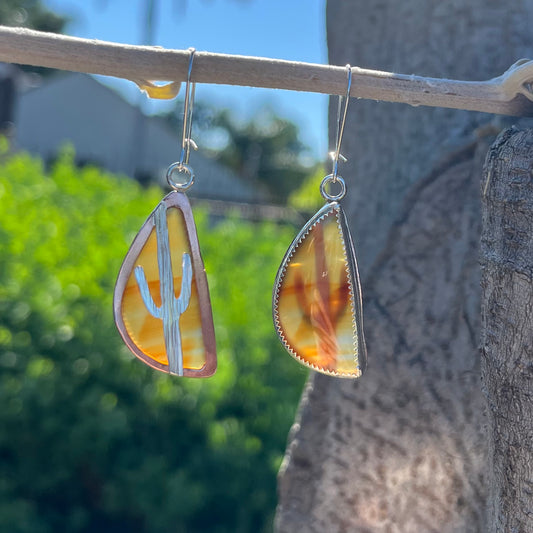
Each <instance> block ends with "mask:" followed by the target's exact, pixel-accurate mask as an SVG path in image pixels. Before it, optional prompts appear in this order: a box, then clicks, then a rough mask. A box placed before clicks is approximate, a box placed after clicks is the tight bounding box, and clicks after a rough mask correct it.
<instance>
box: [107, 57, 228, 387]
mask: <svg viewBox="0 0 533 533" xmlns="http://www.w3.org/2000/svg"><path fill="white" fill-rule="evenodd" d="M189 52H190V56H189V68H188V73H187V85H186V88H185V102H184V113H183V136H182V149H181V156H180V159H179V161H177V162H176V163H172V164H171V165H170V167H169V168H168V170H167V181H168V183H169V185H170V186H171V187H172V189H173V191H172V192H171V193H170V194H168V195H167V196H165V198H163V199H162V200H161V202H160V203H159V205H158V206H157V207H156V208H155V209H154V211H153V212H152V214H151V215H150V216H149V217H148V219H147V220H146V222H145V223H144V225H143V226H142V228H141V230H140V231H139V233H138V234H137V236H136V237H135V240H134V241H133V243H132V245H131V247H130V249H129V251H128V253H127V255H126V257H125V259H124V262H123V264H122V267H121V269H120V272H119V275H118V279H117V283H116V286H115V294H114V304H113V307H114V314H115V322H116V324H117V328H118V330H119V332H120V335H121V336H122V338H123V340H124V342H125V343H126V344H127V346H128V348H129V349H130V350H131V351H132V352H133V353H134V354H135V355H136V356H137V357H138V358H139V359H141V360H142V361H144V362H145V363H146V364H148V365H149V366H151V367H153V368H156V369H157V370H161V371H163V372H168V373H170V374H173V375H176V376H186V377H207V376H210V375H212V374H213V373H214V372H215V370H216V364H217V361H216V346H215V331H214V327H213V316H212V312H211V301H210V298H209V289H208V286H207V277H206V274H205V269H204V264H203V261H202V256H201V255H200V247H199V244H198V236H197V234H196V226H195V224H194V218H193V214H192V211H191V206H190V204H189V200H188V199H187V196H186V195H185V194H184V193H185V191H186V190H187V189H189V187H191V185H192V184H193V182H194V172H193V170H192V168H191V167H190V166H189V164H188V163H189V154H190V149H191V146H192V147H193V148H194V149H196V144H195V143H194V141H193V140H192V139H191V129H192V111H193V105H194V92H195V83H191V71H192V64H193V59H194V52H195V50H194V48H191V49H189ZM180 176H181V178H182V181H176V178H179V177H180Z"/></svg>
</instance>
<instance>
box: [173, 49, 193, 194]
mask: <svg viewBox="0 0 533 533" xmlns="http://www.w3.org/2000/svg"><path fill="white" fill-rule="evenodd" d="M195 52H196V50H195V49H194V48H189V67H188V69H187V84H186V85H185V99H184V102H183V130H182V134H181V154H180V158H179V161H176V162H175V163H172V164H171V165H170V166H169V167H168V169H167V181H168V184H169V185H170V186H171V187H172V188H173V189H175V190H177V191H181V192H184V191H186V190H187V189H188V188H189V187H190V186H191V185H192V184H193V183H194V172H193V170H192V168H191V167H190V166H189V155H190V153H191V147H192V149H193V150H198V146H196V143H195V142H194V141H193V140H192V138H191V133H192V112H193V108H194V94H195V91H196V82H191V72H192V65H193V61H194V53H195ZM174 173H178V174H181V173H183V174H185V175H186V176H187V179H186V181H185V182H180V181H176V180H175V179H174V177H173V175H174Z"/></svg>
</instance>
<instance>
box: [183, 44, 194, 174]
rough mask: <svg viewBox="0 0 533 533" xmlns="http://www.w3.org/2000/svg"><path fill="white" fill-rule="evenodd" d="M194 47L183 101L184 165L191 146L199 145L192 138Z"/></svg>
mask: <svg viewBox="0 0 533 533" xmlns="http://www.w3.org/2000/svg"><path fill="white" fill-rule="evenodd" d="M195 52H196V50H195V49H194V48H189V68H188V70H187V84H186V85H185V100H184V103H183V132H182V141H181V156H180V160H179V163H181V164H182V165H188V164H189V155H190V153H191V146H192V147H193V149H194V150H197V149H198V147H197V146H196V143H195V142H194V141H193V140H192V138H191V132H192V112H193V108H194V94H195V91H196V83H194V82H191V72H192V64H193V61H194V53H195Z"/></svg>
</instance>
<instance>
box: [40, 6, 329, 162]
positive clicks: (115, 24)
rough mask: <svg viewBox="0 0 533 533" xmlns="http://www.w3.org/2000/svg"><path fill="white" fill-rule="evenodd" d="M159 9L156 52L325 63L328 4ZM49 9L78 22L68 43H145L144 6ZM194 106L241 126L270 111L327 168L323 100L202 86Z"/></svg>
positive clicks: (129, 93) (156, 106) (159, 106)
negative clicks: (294, 128) (296, 129)
mask: <svg viewBox="0 0 533 533" xmlns="http://www.w3.org/2000/svg"><path fill="white" fill-rule="evenodd" d="M155 1H156V12H155V17H154V22H155V23H154V38H153V44H154V45H158V46H163V47H165V48H174V49H186V48H189V47H190V46H194V47H195V48H196V49H197V50H199V51H201V50H205V51H209V52H219V53H228V54H239V55H254V56H264V57H272V58H279V59H289V60H296V61H305V62H311V63H327V49H326V31H325V0H289V1H287V0H155ZM44 4H45V5H46V6H48V7H49V8H50V9H52V10H54V11H56V12H58V13H61V14H65V15H68V16H70V17H71V18H72V22H71V23H70V24H69V26H68V27H67V30H66V33H68V34H69V35H74V36H78V37H85V38H94V39H102V40H106V41H114V42H121V43H128V44H140V43H141V42H142V38H143V20H144V13H145V6H146V2H145V1H144V0H44ZM103 81H105V82H106V83H108V84H111V85H112V86H113V87H115V88H118V89H119V90H120V91H121V92H122V93H123V94H124V95H125V96H126V98H127V99H129V100H130V101H132V102H139V101H141V99H142V98H143V97H141V96H140V95H139V91H138V90H137V89H136V86H135V85H133V84H132V83H130V82H127V81H118V80H112V79H107V80H103ZM196 98H197V100H202V101H205V102H207V103H210V104H212V105H214V106H217V107H228V108H231V109H233V110H234V111H235V112H236V113H238V114H239V116H240V117H242V118H246V117H250V116H253V115H254V114H255V113H257V112H258V110H259V109H260V108H261V107H262V106H263V105H268V106H269V107H271V108H272V109H273V110H274V111H275V112H276V113H277V114H278V115H280V116H282V117H286V118H288V119H290V120H293V121H294V122H296V123H297V124H298V125H299V126H300V129H301V132H302V135H301V137H302V140H303V141H304V142H305V143H306V144H307V145H308V146H309V147H310V148H311V150H312V154H313V156H315V157H316V158H318V159H322V160H323V159H325V157H326V152H327V145H326V142H327V130H326V127H327V96H325V95H318V94H314V93H302V92H293V91H280V90H273V89H257V88H249V87H233V86H222V85H206V84H202V85H198V86H197V93H196ZM143 105H144V107H145V109H148V110H150V111H151V112H159V111H164V110H166V109H167V105H168V104H165V103H164V102H161V101H157V102H156V101H154V102H151V103H147V102H145V103H144V104H143ZM200 149H201V147H200Z"/></svg>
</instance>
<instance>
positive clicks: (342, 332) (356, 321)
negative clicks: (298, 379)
mask: <svg viewBox="0 0 533 533" xmlns="http://www.w3.org/2000/svg"><path fill="white" fill-rule="evenodd" d="M346 68H347V73H348V89H347V92H346V97H345V103H344V111H343V113H342V116H341V108H342V106H341V104H342V98H341V97H340V98H339V107H338V124H337V142H336V149H335V152H333V153H332V158H333V171H332V173H331V174H329V175H328V176H326V177H325V178H324V179H323V180H322V183H321V185H320V192H321V194H322V196H323V197H324V199H325V200H326V204H325V205H324V206H323V207H322V208H321V209H320V210H319V211H318V212H317V213H316V214H315V215H314V216H313V217H312V218H311V219H310V220H309V221H308V222H307V224H305V226H304V227H303V228H302V230H301V231H300V233H299V234H298V235H297V236H296V238H295V239H294V240H293V241H292V244H291V245H290V246H289V249H288V250H287V253H286V254H285V257H284V258H283V261H282V263H281V266H280V267H279V270H278V273H277V276H276V281H275V284H274V293H273V298H272V308H273V318H274V327H275V329H276V332H277V334H278V336H279V338H280V340H281V343H282V344H283V346H284V347H285V348H286V350H287V351H288V352H289V353H290V354H291V355H292V356H293V357H295V358H296V359H297V360H298V361H299V362H300V363H302V364H304V365H306V366H308V367H310V368H312V369H313V370H317V371H318V372H322V373H324V374H329V375H333V376H338V377H349V378H357V377H359V376H361V375H362V373H363V372H364V370H365V368H366V359H367V357H366V346H365V340H364V334H363V312H362V300H361V287H360V281H359V273H358V271H357V262H356V259H355V251H354V246H353V242H352V238H351V235H350V230H349V228H348V224H347V222H346V216H345V215H344V211H343V210H342V207H341V206H340V204H339V202H338V201H339V200H341V199H342V198H343V197H344V195H345V193H346V184H345V182H344V180H343V179H342V177H341V176H339V175H338V162H339V158H340V159H342V160H344V161H346V159H345V158H344V157H343V156H342V155H341V153H340V146H341V141H342V135H343V133H344V125H345V122H346V113H347V111H348V103H349V97H350V88H351V82H352V70H351V68H350V65H347V66H346ZM330 184H331V186H340V191H339V192H338V193H337V194H330V193H328V192H327V190H326V188H327V187H328V186H330Z"/></svg>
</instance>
